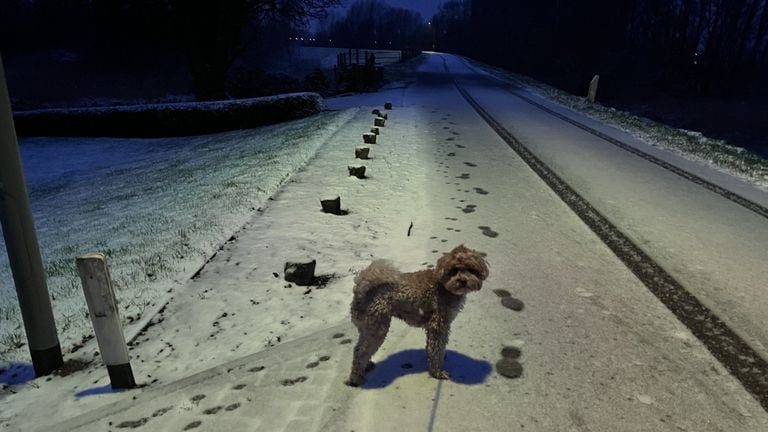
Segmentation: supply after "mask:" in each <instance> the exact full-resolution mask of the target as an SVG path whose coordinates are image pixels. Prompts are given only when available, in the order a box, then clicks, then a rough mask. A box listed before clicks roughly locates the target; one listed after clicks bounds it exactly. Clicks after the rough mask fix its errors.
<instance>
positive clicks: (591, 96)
mask: <svg viewBox="0 0 768 432" xmlns="http://www.w3.org/2000/svg"><path fill="white" fill-rule="evenodd" d="M599 81H600V75H595V76H594V78H592V81H591V82H590V83H589V93H588V94H587V100H588V101H589V103H595V99H597V84H598V82H599Z"/></svg>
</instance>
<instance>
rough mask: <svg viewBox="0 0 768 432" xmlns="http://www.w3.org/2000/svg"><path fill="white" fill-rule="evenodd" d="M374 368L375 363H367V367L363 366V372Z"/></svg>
mask: <svg viewBox="0 0 768 432" xmlns="http://www.w3.org/2000/svg"><path fill="white" fill-rule="evenodd" d="M375 367H376V363H375V362H372V361H369V362H368V364H367V365H365V371H366V372H370V371H371V370H372V369H373V368H375Z"/></svg>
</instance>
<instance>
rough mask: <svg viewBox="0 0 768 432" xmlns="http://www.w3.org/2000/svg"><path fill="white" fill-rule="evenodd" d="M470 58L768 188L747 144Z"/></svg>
mask: <svg viewBox="0 0 768 432" xmlns="http://www.w3.org/2000/svg"><path fill="white" fill-rule="evenodd" d="M466 60H467V61H468V62H469V63H470V64H472V65H473V66H475V67H477V68H481V69H483V70H485V71H487V72H489V73H491V74H492V75H494V76H496V77H498V78H501V79H504V80H507V81H510V82H513V83H516V84H522V85H524V86H525V87H526V88H528V89H529V90H531V91H532V92H534V93H537V94H539V95H541V96H543V97H545V98H547V99H549V100H552V101H554V102H556V103H558V104H560V105H562V106H564V107H567V108H570V109H572V110H574V111H578V112H581V113H583V114H585V115H587V116H589V117H591V118H593V119H595V120H598V121H601V122H603V123H606V124H609V125H611V126H613V127H615V128H617V129H620V130H622V131H624V132H627V133H629V134H631V135H633V136H634V137H636V138H638V139H640V140H642V141H644V142H645V143H647V144H649V145H652V146H655V147H659V148H663V149H665V150H668V151H671V152H673V153H676V154H678V155H680V156H682V157H684V158H686V159H689V160H693V161H696V162H699V163H702V164H704V165H708V166H710V167H712V168H714V169H716V170H718V171H721V172H725V173H727V174H730V175H733V176H735V177H739V178H741V179H744V180H746V181H749V182H751V183H753V184H755V185H756V186H757V187H759V188H760V189H763V190H768V160H766V159H765V158H763V157H761V156H760V155H757V154H755V153H752V152H750V151H748V150H746V149H744V148H741V147H737V146H733V145H730V144H728V143H727V142H726V141H723V140H719V139H715V138H710V137H707V136H704V135H703V134H702V133H701V132H696V131H690V130H685V129H677V128H674V127H672V126H668V125H666V124H663V123H659V122H656V121H653V120H650V119H648V118H644V117H639V116H636V115H633V114H631V113H628V112H625V111H620V110H617V109H615V108H611V107H607V106H604V105H601V104H600V103H595V104H590V103H589V102H588V101H587V99H586V98H585V97H581V96H576V95H573V94H570V93H568V92H565V91H563V90H560V89H557V88H555V87H552V86H549V85H547V84H544V83H542V82H539V81H536V80H535V79H533V78H530V77H527V76H525V75H520V74H516V73H512V72H509V71H507V70H504V69H501V68H497V67H494V66H490V65H487V64H485V63H482V62H480V61H477V60H473V59H469V58H466Z"/></svg>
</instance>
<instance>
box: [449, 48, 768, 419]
mask: <svg viewBox="0 0 768 432" xmlns="http://www.w3.org/2000/svg"><path fill="white" fill-rule="evenodd" d="M443 66H444V67H445V71H446V73H448V74H450V71H449V70H448V66H447V64H446V63H445V59H443ZM453 84H454V86H456V89H457V90H458V91H459V93H461V95H462V96H463V97H464V99H465V100H466V101H467V102H468V103H469V105H470V106H472V108H474V109H475V111H476V112H477V113H478V114H479V115H480V116H481V117H482V118H483V120H485V122H486V123H488V125H489V126H490V127H491V128H492V129H493V130H494V131H495V132H496V133H497V134H498V135H499V136H500V137H501V138H502V139H503V140H504V141H505V142H506V143H507V144H508V145H509V146H510V147H511V148H512V150H514V151H515V153H517V154H518V155H519V156H520V157H521V158H522V159H523V161H525V163H526V164H528V166H529V167H530V168H531V169H532V170H533V171H534V172H535V173H536V174H537V175H538V176H539V177H540V178H541V179H542V180H544V182H545V183H546V184H547V185H548V186H549V187H550V188H551V189H552V190H553V191H554V192H555V193H556V194H557V195H558V196H559V197H560V199H562V200H563V201H564V202H565V203H566V205H568V207H570V208H571V210H573V211H574V213H576V215H577V216H578V217H579V218H580V219H581V220H582V221H583V222H584V223H585V224H586V225H587V226H588V227H589V228H590V229H591V230H592V231H593V232H594V233H595V234H596V235H597V236H598V237H599V238H600V239H601V240H602V241H603V243H605V244H606V245H607V246H608V247H609V248H610V249H611V251H613V253H614V254H615V255H616V256H617V257H618V258H619V259H620V260H621V262H622V263H624V265H625V266H627V268H629V270H630V271H632V273H633V274H634V275H635V276H636V277H637V278H638V279H640V281H641V282H642V283H643V284H644V285H645V286H646V287H647V288H648V289H649V290H650V291H651V293H653V294H654V295H655V296H656V298H658V299H659V300H660V301H661V302H662V303H663V304H664V305H665V306H666V307H667V308H668V309H669V310H670V311H671V312H672V313H673V314H675V316H676V317H677V319H678V320H679V321H680V322H682V323H683V325H685V326H686V327H687V328H688V329H689V330H690V331H691V333H693V334H694V336H696V338H698V339H699V340H700V341H701V342H702V343H703V344H704V346H706V347H707V349H708V350H709V352H710V353H712V355H713V356H714V357H715V358H716V359H717V360H718V361H719V362H720V363H721V364H722V365H723V366H724V367H725V368H726V369H727V370H728V371H729V372H730V373H731V374H732V375H733V376H734V377H735V378H736V379H738V380H739V382H741V384H742V385H743V386H744V388H746V390H747V391H748V392H749V393H750V394H752V396H753V397H754V398H755V399H756V400H757V401H758V402H759V403H760V405H761V406H762V407H763V409H765V410H766V411H768V362H766V361H765V359H763V358H762V357H760V355H759V354H758V353H757V352H755V351H754V350H753V349H752V347H750V346H749V344H748V343H747V342H746V341H744V339H742V338H741V337H740V336H739V335H738V334H736V333H735V332H734V331H733V330H731V328H730V327H728V325H727V324H725V323H724V322H723V321H722V320H721V319H720V318H718V317H717V315H715V313H714V312H712V311H711V310H710V309H709V308H707V307H706V306H704V305H703V304H702V303H701V302H700V301H699V300H698V299H697V298H696V297H695V296H694V295H693V294H691V293H689V292H688V291H687V290H686V289H685V287H683V285H682V284H681V283H680V282H678V281H677V280H676V279H675V278H674V277H672V276H671V275H670V274H669V273H667V272H666V270H664V268H662V267H661V266H660V265H659V264H658V263H656V262H655V261H654V260H653V258H651V257H650V256H649V255H647V254H646V253H645V252H644V251H643V250H642V249H641V248H640V247H638V246H637V245H636V244H634V242H632V240H630V239H629V238H628V237H627V236H625V235H624V234H623V233H622V232H621V231H620V230H619V229H618V228H617V227H616V226H614V225H613V224H612V223H611V222H610V221H609V220H608V219H607V218H606V217H605V216H603V215H602V214H601V213H600V212H599V211H597V209H595V208H594V207H593V206H592V205H591V204H590V203H589V202H588V201H587V200H586V199H584V198H583V197H581V195H579V194H578V193H577V192H576V191H575V190H574V189H573V188H571V187H570V186H569V185H568V184H567V183H566V182H565V181H564V180H563V179H562V178H560V176H558V175H557V174H556V173H555V172H554V171H552V169H550V168H549V167H548V166H547V165H546V164H544V162H542V161H541V159H539V158H538V157H536V155H534V154H533V153H532V152H531V151H530V150H529V149H528V148H527V147H525V146H524V145H523V144H522V143H521V142H520V141H519V140H517V138H515V136H514V135H512V134H511V133H510V132H509V131H508V130H507V129H506V128H504V127H503V126H502V125H501V124H500V123H499V122H498V121H496V119H494V118H493V117H492V116H491V115H490V114H489V113H488V112H487V111H486V110H485V109H483V107H482V106H480V105H479V104H478V103H477V101H475V99H474V98H473V97H472V96H471V95H470V94H469V93H468V92H467V91H466V90H465V89H464V88H462V87H461V86H460V85H459V83H458V82H456V80H453ZM766 215H768V211H766ZM767 217H768V216H767Z"/></svg>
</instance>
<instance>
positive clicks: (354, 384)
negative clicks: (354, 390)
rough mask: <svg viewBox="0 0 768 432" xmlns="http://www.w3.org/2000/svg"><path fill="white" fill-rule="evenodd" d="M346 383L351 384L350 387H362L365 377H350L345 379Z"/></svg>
mask: <svg viewBox="0 0 768 432" xmlns="http://www.w3.org/2000/svg"><path fill="white" fill-rule="evenodd" d="M344 384H346V385H348V386H350V387H360V386H361V385H363V384H365V378H362V377H359V378H353V377H350V378H349V379H348V380H346V381H344Z"/></svg>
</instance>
